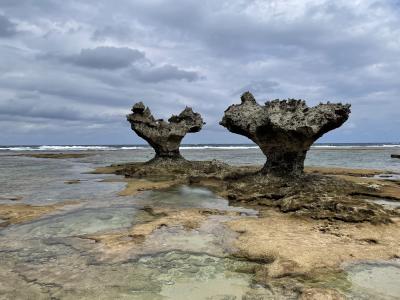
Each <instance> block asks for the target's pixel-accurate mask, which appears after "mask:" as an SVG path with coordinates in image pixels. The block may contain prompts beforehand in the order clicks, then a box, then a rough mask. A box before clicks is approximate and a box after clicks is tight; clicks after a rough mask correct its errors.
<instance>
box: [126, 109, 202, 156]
mask: <svg viewBox="0 0 400 300" xmlns="http://www.w3.org/2000/svg"><path fill="white" fill-rule="evenodd" d="M127 120H128V121H129V123H130V124H131V128H132V130H133V131H134V132H135V133H136V134H137V135H138V136H140V137H141V138H143V139H144V140H146V141H147V142H148V143H149V144H150V146H151V147H153V149H154V151H155V152H156V156H155V158H162V159H182V156H181V154H180V152H179V146H180V144H181V141H182V139H183V138H184V137H185V135H186V134H187V133H193V132H198V131H200V130H201V128H202V127H203V124H205V123H204V122H203V119H202V118H201V115H200V114H198V113H195V112H193V110H192V109H191V108H190V107H186V108H185V109H184V110H183V111H182V112H181V113H180V114H179V115H177V116H176V115H173V116H172V117H170V118H169V119H168V122H166V121H164V120H162V119H159V120H156V119H155V118H154V117H153V115H152V114H151V112H150V109H149V108H148V107H145V105H144V104H143V103H142V102H138V103H136V104H135V105H134V106H133V107H132V113H131V114H129V115H127Z"/></svg>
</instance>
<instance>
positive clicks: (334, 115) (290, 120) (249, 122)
mask: <svg viewBox="0 0 400 300" xmlns="http://www.w3.org/2000/svg"><path fill="white" fill-rule="evenodd" d="M241 100H242V103H241V104H234V105H231V106H230V107H228V109H227V110H226V111H225V114H224V117H223V119H222V121H221V122H220V124H221V125H222V126H224V127H226V128H227V129H228V130H229V131H231V132H233V133H237V134H240V135H244V136H246V137H248V138H249V139H251V140H252V141H253V142H255V143H256V144H257V145H258V146H259V147H260V148H261V150H262V151H263V153H264V154H265V155H266V156H267V162H266V164H265V166H264V168H263V169H262V172H263V173H265V174H271V175H275V176H297V175H300V174H302V173H303V169H304V160H305V158H306V154H307V151H308V150H309V149H310V146H311V145H312V144H313V143H314V142H315V141H316V140H317V139H318V138H320V137H321V136H322V135H323V134H325V133H326V132H328V131H330V130H333V129H335V128H338V127H340V126H341V125H342V124H343V123H344V122H345V121H346V120H347V119H348V117H349V113H350V105H349V104H341V103H336V104H333V103H327V104H319V105H317V106H314V107H308V106H307V105H306V103H305V101H302V100H295V99H289V100H274V101H270V102H266V103H265V105H264V106H261V105H259V104H258V103H257V102H256V100H255V99H254V97H253V95H252V94H251V93H250V92H246V93H244V94H243V95H242V97H241Z"/></svg>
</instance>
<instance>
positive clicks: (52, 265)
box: [0, 145, 400, 299]
mask: <svg viewBox="0 0 400 300" xmlns="http://www.w3.org/2000/svg"><path fill="white" fill-rule="evenodd" d="M94 147H98V148H94ZM32 151H35V152H39V153H40V152H43V151H46V152H49V151H50V152H55V153H58V152H60V151H74V152H76V151H78V152H79V151H81V152H82V151H84V152H85V153H91V154H93V155H92V156H87V157H82V158H73V159H42V158H32V157H24V156H13V155H14V154H24V153H32ZM396 151H398V148H397V146H392V147H386V146H383V145H381V146H379V147H378V146H376V145H375V146H374V147H372V146H371V147H369V146H365V145H364V146H363V147H360V146H359V145H358V146H354V145H353V146H348V145H344V146H337V147H332V146H330V147H315V148H313V149H312V150H311V151H310V152H309V154H308V157H307V161H306V164H307V165H317V166H337V167H352V168H377V169H384V170H390V171H391V172H393V173H395V172H400V160H398V159H393V158H390V154H392V153H396ZM182 153H183V155H184V156H185V157H186V158H188V159H193V160H211V159H218V160H222V161H225V162H227V163H230V164H236V165H254V164H263V163H264V160H265V158H264V156H263V155H262V153H261V152H260V151H259V149H258V148H257V147H255V146H254V145H241V146H235V145H224V146H212V145H202V146H185V147H183V149H182ZM152 156H153V151H152V150H151V149H149V148H148V147H144V146H128V145H125V146H57V147H54V146H46V147H40V146H18V147H3V149H2V150H0V170H1V172H0V199H1V200H0V203H4V204H15V202H14V201H12V199H14V200H15V199H21V200H19V203H26V204H34V205H43V204H53V203H60V202H63V201H66V200H74V201H75V204H72V205H69V206H66V207H64V208H63V209H62V210H59V211H56V212H54V213H51V214H48V215H45V216H43V217H41V218H39V219H37V220H34V221H31V222H27V223H23V224H18V225H12V226H9V227H6V228H4V229H2V230H0V260H1V262H2V263H1V265H0V299H57V298H62V299H77V298H84V299H270V298H271V297H272V294H271V291H270V290H268V289H267V288H265V287H262V286H259V285H255V284H254V278H253V275H252V273H251V272H243V270H251V269H252V268H253V267H254V264H255V263H251V262H246V261H241V260H235V259H232V258H229V257H228V256H229V255H228V254H229V252H230V250H233V249H230V247H231V246H232V244H231V241H233V240H234V239H235V235H234V233H232V232H230V231H229V230H228V229H227V228H225V226H224V225H223V221H225V220H227V219H226V218H227V216H210V217H209V218H208V219H207V221H206V222H205V223H204V224H202V225H201V226H200V227H199V228H197V229H192V230H187V229H184V228H180V227H175V228H160V229H158V230H156V232H154V234H152V237H151V239H149V240H148V241H146V242H145V243H144V246H143V247H144V252H142V253H141V254H140V255H139V256H138V255H137V253H134V252H133V251H132V252H129V251H127V252H124V255H123V256H121V255H120V254H118V253H117V254H115V255H114V256H111V258H110V257H108V258H107V259H104V257H102V256H101V253H100V252H99V251H98V249H97V248H96V244H93V241H92V240H89V239H85V238H83V237H84V236H86V235H91V234H107V233H113V232H118V231H121V230H126V229H128V228H130V227H131V226H133V225H135V224H141V223H146V222H150V221H152V220H153V219H154V218H155V217H154V216H153V215H151V214H150V213H149V212H148V210H146V209H144V207H149V206H150V207H153V208H160V207H162V208H170V209H179V208H211V209H218V210H228V211H229V210H233V211H239V212H240V213H242V214H244V215H246V216H250V217H257V212H256V211H254V210H249V209H244V208H240V207H239V208H238V207H230V206H229V203H228V201H226V200H225V199H222V198H220V197H218V196H216V195H215V194H213V193H212V192H211V191H210V190H208V189H204V188H197V187H196V188H193V187H189V186H184V185H183V186H176V187H173V188H170V189H166V190H161V191H148V192H145V193H142V194H140V195H137V196H126V197H121V196H118V191H120V190H121V189H123V187H124V183H122V182H115V181H114V182H113V180H109V179H116V178H117V176H115V175H98V174H90V171H91V170H93V169H94V168H95V167H100V166H105V165H109V164H112V163H119V162H129V161H144V160H148V159H150V158H151V157H152ZM105 179H107V180H105ZM70 180H79V183H78V184H66V182H68V181H70ZM7 199H8V200H7ZM347 271H348V281H349V282H351V284H352V286H353V290H351V291H350V292H349V293H350V294H349V295H353V296H354V295H355V296H354V297H355V299H357V295H359V294H363V295H367V296H365V297H367V298H365V299H376V297H384V298H382V299H396V295H394V294H393V293H397V292H396V291H397V290H396V288H395V287H393V282H394V283H396V282H398V281H399V280H400V275H399V272H398V267H397V266H393V265H391V264H388V263H387V262H384V263H383V265H380V264H375V265H371V264H360V265H355V266H352V267H349V268H348V269H347ZM382 287H384V288H382ZM385 293H386V294H385ZM285 297H287V298H288V297H290V295H286V296H285ZM368 297H369V298H368ZM374 297H375V298H374Z"/></svg>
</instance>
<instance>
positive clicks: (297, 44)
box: [0, 0, 400, 145]
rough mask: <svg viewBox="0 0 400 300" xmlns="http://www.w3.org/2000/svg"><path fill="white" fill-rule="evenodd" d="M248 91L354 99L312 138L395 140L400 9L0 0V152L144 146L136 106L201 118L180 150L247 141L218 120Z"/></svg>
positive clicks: (181, 0) (209, 0)
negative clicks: (340, 117)
mask: <svg viewBox="0 0 400 300" xmlns="http://www.w3.org/2000/svg"><path fill="white" fill-rule="evenodd" d="M246 90H249V91H251V92H252V93H253V94H254V95H255V97H256V99H257V100H258V101H259V102H260V103H262V102H264V101H266V100H271V99H276V98H280V99H282V98H301V99H305V100H307V103H308V104H309V105H315V104H317V103H319V102H325V101H331V102H348V103H351V104H352V114H351V117H350V119H349V120H348V121H347V122H346V123H345V125H344V126H343V127H341V128H339V129H337V130H335V131H334V132H332V133H330V134H327V135H326V136H324V137H323V138H322V139H321V140H320V142H390V141H392V142H398V141H400V3H399V1H394V0H387V1H384V0H382V1H368V0H360V1H348V0H343V1H340V0H335V1H331V0H326V1H324V0H310V1H308V0H307V1H306V0H303V1H297V0H293V1H286V0H276V1H268V0H262V1H257V0H226V1H218V0H202V1H199V0H171V1H167V0H142V1H135V0H118V1H111V0H109V1H106V0H93V1H82V0H76V1H75V0H63V1H62V0H1V1H0V144H1V145H7V144H113V143H119V144H125V143H129V144H130V143H143V141H142V140H141V139H140V138H138V137H137V136H136V135H135V134H134V133H133V132H132V131H131V129H130V127H129V124H128V123H127V121H126V118H125V115H126V114H127V113H129V112H130V108H131V106H132V105H133V104H134V103H135V102H137V101H143V102H144V103H145V104H146V105H148V106H149V107H150V108H151V110H152V112H153V114H154V115H155V117H157V118H167V117H168V116H169V115H170V114H172V113H179V112H180V111H181V110H182V109H183V108H184V107H185V105H188V106H192V107H193V109H194V111H196V112H200V113H201V114H202V115H203V118H204V119H205V121H206V122H207V125H206V126H205V127H204V128H203V130H202V131H201V132H199V133H196V134H190V135H188V136H187V137H186V138H185V140H184V142H186V143H241V142H247V140H246V139H245V138H242V137H240V136H238V135H234V134H231V133H229V132H228V131H227V130H226V129H225V128H223V127H221V126H219V125H218V122H219V121H220V119H221V118H222V115H223V112H224V110H225V109H226V108H227V106H229V105H230V104H232V103H239V102H240V99H239V98H240V94H241V93H242V92H244V91H246Z"/></svg>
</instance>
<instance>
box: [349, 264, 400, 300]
mask: <svg viewBox="0 0 400 300" xmlns="http://www.w3.org/2000/svg"><path fill="white" fill-rule="evenodd" d="M346 271H347V274H348V279H349V281H350V282H351V283H352V285H351V288H350V293H349V296H351V297H352V298H353V299H382V300H394V299H399V298H400V261H399V260H393V261H391V262H365V263H358V264H354V265H350V266H348V267H347V268H346Z"/></svg>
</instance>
